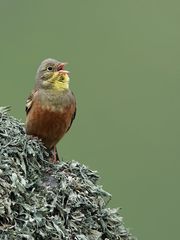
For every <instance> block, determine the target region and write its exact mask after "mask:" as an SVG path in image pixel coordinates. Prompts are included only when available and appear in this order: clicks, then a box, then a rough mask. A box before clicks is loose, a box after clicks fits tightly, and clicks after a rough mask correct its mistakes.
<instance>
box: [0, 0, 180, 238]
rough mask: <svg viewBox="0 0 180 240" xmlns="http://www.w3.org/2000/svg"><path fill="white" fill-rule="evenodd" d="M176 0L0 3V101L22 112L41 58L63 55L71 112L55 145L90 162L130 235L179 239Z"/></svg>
mask: <svg viewBox="0 0 180 240" xmlns="http://www.w3.org/2000/svg"><path fill="white" fill-rule="evenodd" d="M179 8H180V2H179V1H178V0H177V1H175V0H172V1H166V0H151V1H145V0H136V1H134V0H122V1H119V0H112V1H107V0H99V1H97V0H91V1H83V0H76V1H70V0H69V1H61V0H53V1H48V0H39V1H35V0H34V1H24V0H19V1H10V0H6V1H5V0H3V1H1V2H0V55H1V58H0V73H1V74H0V83H1V85H0V86H1V87H0V105H2V106H4V105H11V106H12V112H11V113H12V115H14V116H15V117H16V118H18V119H20V120H21V121H24V120H25V112H24V106H25V101H26V98H27V96H28V95H29V93H30V91H31V89H32V88H33V85H34V76H35V73H36V69H37V67H38V65H39V64H40V62H41V61H42V60H43V59H44V58H47V57H52V58H57V59H59V60H62V61H67V62H68V63H69V65H68V70H70V72H71V75H70V76H71V89H72V90H73V91H74V93H75V95H76V98H77V103H78V112H77V117H76V120H75V122H74V124H73V126H72V128H71V130H70V132H69V133H68V134H67V135H66V136H65V138H64V139H63V140H62V141H61V143H60V144H59V145H58V150H59V151H60V153H61V156H63V158H64V159H65V160H71V159H76V160H77V161H79V162H81V163H83V164H86V165H88V166H89V167H90V168H91V169H94V170H98V172H99V174H100V175H101V181H100V184H102V185H103V187H104V189H105V190H107V191H109V192H110V193H111V194H112V200H111V202H110V207H122V211H121V214H122V215H123V217H124V222H125V225H126V226H127V227H128V228H129V229H130V231H131V232H132V233H133V234H134V235H135V236H137V237H138V239H146V240H152V239H163V240H169V239H178V236H179V213H180V211H179V210H178V209H179V202H180V192H179V190H178V189H179V180H180V177H179V172H180V171H179V170H180V161H179V155H180V148H179V143H180V138H179V136H180V127H179V122H180V109H179V102H180V94H179V89H180V28H179V23H180V14H179Z"/></svg>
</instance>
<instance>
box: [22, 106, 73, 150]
mask: <svg viewBox="0 0 180 240" xmlns="http://www.w3.org/2000/svg"><path fill="white" fill-rule="evenodd" d="M75 109H76V106H75V101H71V103H69V104H68V105H67V106H64V107H61V108H60V109H59V110H57V109H54V108H53V106H42V105H41V104H40V102H39V101H35V102H34V103H33V105H32V107H31V109H30V111H29V112H28V115H27V119H26V133H27V134H29V135H33V136H37V137H38V138H40V139H42V141H43V143H44V144H45V146H46V147H47V148H49V149H51V148H53V147H54V146H55V145H56V144H57V142H58V141H59V140H60V139H61V138H62V137H63V136H64V134H65V133H66V131H67V130H68V128H69V127H70V125H71V122H72V118H73V115H74V112H75Z"/></svg>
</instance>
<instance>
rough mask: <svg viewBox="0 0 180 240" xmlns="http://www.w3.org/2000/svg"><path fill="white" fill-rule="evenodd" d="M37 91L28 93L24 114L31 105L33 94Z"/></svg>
mask: <svg viewBox="0 0 180 240" xmlns="http://www.w3.org/2000/svg"><path fill="white" fill-rule="evenodd" d="M36 92H37V91H32V93H31V94H30V95H29V97H28V98H27V100H26V114H28V112H29V111H30V109H31V107H32V105H33V100H34V95H35V93H36Z"/></svg>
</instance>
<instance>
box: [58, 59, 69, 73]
mask: <svg viewBox="0 0 180 240" xmlns="http://www.w3.org/2000/svg"><path fill="white" fill-rule="evenodd" d="M65 65H67V63H66V62H65V63H60V64H59V65H58V68H57V70H58V72H59V73H64V74H69V71H67V70H64V66H65Z"/></svg>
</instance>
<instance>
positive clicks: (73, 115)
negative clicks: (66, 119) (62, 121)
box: [66, 92, 77, 132]
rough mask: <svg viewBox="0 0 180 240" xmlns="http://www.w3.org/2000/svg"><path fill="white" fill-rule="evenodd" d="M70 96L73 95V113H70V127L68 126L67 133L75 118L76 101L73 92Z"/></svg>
mask: <svg viewBox="0 0 180 240" xmlns="http://www.w3.org/2000/svg"><path fill="white" fill-rule="evenodd" d="M72 95H73V98H74V112H73V113H72V117H71V122H70V125H69V127H68V129H67V131H68V130H69V129H70V128H71V125H72V123H73V121H74V119H75V117H76V112H77V107H76V99H75V96H74V94H73V92H72ZM67 131H66V132H67Z"/></svg>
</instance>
